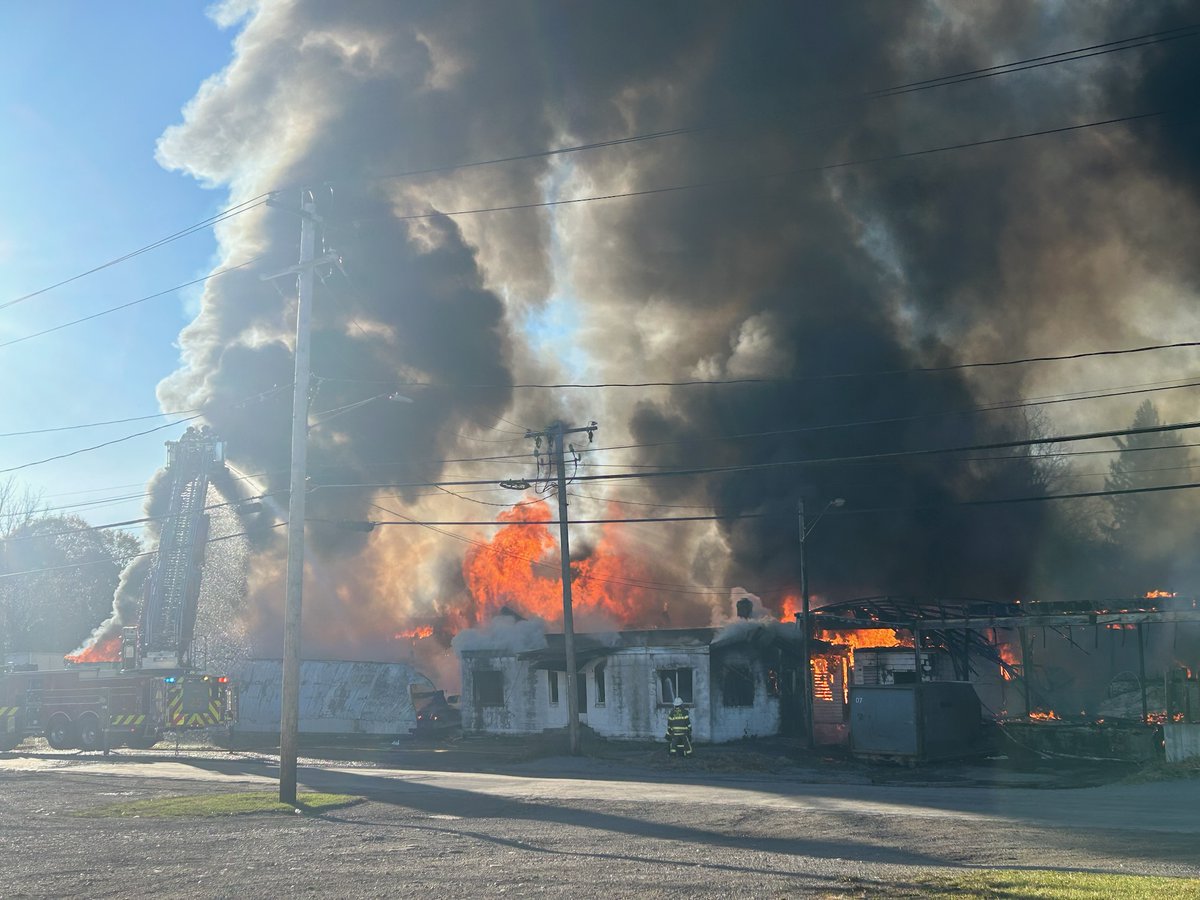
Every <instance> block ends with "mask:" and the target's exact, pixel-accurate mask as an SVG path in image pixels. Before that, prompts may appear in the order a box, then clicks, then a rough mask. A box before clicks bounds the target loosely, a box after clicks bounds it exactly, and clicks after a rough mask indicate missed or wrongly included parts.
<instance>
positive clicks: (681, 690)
mask: <svg viewBox="0 0 1200 900" xmlns="http://www.w3.org/2000/svg"><path fill="white" fill-rule="evenodd" d="M658 687H659V700H660V701H661V702H662V703H674V702H675V698H676V697H678V698H679V699H680V700H682V701H683V702H684V703H691V702H692V670H691V669H659V670H658Z"/></svg>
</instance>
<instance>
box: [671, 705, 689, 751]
mask: <svg viewBox="0 0 1200 900" xmlns="http://www.w3.org/2000/svg"><path fill="white" fill-rule="evenodd" d="M667 751H668V752H669V753H670V755H671V758H672V759H675V758H676V757H677V756H691V755H692V717H691V716H689V715H688V711H687V710H686V709H684V708H683V701H682V700H680V699H679V698H678V697H676V698H675V703H674V704H673V705H672V707H671V713H670V715H668V716H667Z"/></svg>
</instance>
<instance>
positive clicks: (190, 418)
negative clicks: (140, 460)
mask: <svg viewBox="0 0 1200 900" xmlns="http://www.w3.org/2000/svg"><path fill="white" fill-rule="evenodd" d="M290 388H291V385H283V386H276V387H273V388H271V389H270V390H268V391H263V392H262V393H260V394H256V395H255V396H253V397H249V398H247V399H245V400H242V401H239V402H238V403H235V404H232V406H233V408H237V407H238V406H241V405H243V404H246V403H250V402H253V401H256V400H265V399H266V398H268V397H270V396H271V395H273V394H277V393H279V391H281V390H290ZM200 418H203V414H197V415H192V416H185V417H184V418H182V419H176V420H174V421H173V422H167V423H165V424H163V425H156V426H155V427H153V428H147V429H146V430H145V431H138V432H135V433H133V434H127V435H125V436H124V437H119V438H113V439H112V440H110V441H103V442H102V443H99V444H93V445H92V446H90V447H80V448H79V449H78V450H71V451H68V452H67V453H59V454H56V455H55V456H48V457H46V458H44V459H38V460H34V461H33V462H27V463H22V464H21V465H19V466H9V467H8V468H7V469H0V475H4V474H7V473H9V472H17V471H20V470H21V469H29V468H32V467H34V466H40V465H43V464H44V463H48V462H54V461H56V460H60V459H67V458H68V457H71V456H78V455H80V454H82V453H90V452H92V451H93V450H100V449H102V448H104V447H111V446H112V445H114V444H120V443H123V442H125V441H130V440H133V439H134V438H139V437H143V436H144V435H147V434H153V433H154V432H156V431H162V430H163V429H164V428H172V427H174V426H176V425H182V424H183V423H184V422H191V421H194V420H196V419H200Z"/></svg>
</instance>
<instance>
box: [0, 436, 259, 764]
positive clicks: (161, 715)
mask: <svg viewBox="0 0 1200 900" xmlns="http://www.w3.org/2000/svg"><path fill="white" fill-rule="evenodd" d="M224 465H225V454H224V445H223V443H222V442H221V441H219V440H217V438H216V437H215V435H214V434H213V433H212V431H211V430H210V429H209V428H208V427H207V426H201V427H191V428H188V430H187V431H186V432H185V433H184V434H183V435H182V437H181V438H180V439H179V440H178V441H168V442H167V466H166V478H167V479H168V480H169V482H170V507H169V510H168V514H167V516H166V517H165V519H164V520H163V528H162V533H161V535H160V538H159V544H158V553H157V556H156V559H155V562H154V564H153V565H152V566H151V570H150V573H149V575H148V577H147V579H146V588H145V593H144V596H143V602H142V610H141V615H140V618H139V621H138V624H137V625H135V626H127V627H125V628H123V629H122V630H121V633H120V635H119V642H120V659H119V660H118V661H116V662H98V663H76V664H74V665H72V666H71V667H70V668H67V669H64V670H61V671H39V670H37V669H36V668H35V667H32V666H27V667H20V666H18V667H13V669H11V670H9V671H5V672H2V673H0V751H8V750H12V749H14V748H15V747H16V746H17V745H18V744H20V743H21V741H22V740H24V739H25V738H26V737H29V736H34V735H42V736H44V737H45V738H46V740H47V742H48V743H49V744H50V746H51V747H53V748H55V749H56V750H67V749H82V750H107V749H109V748H112V747H118V746H122V745H125V746H131V747H138V748H147V747H151V746H153V745H154V744H155V743H156V742H157V741H158V740H159V739H160V738H161V737H162V735H163V732H165V731H185V730H192V729H202V728H213V727H219V726H230V727H231V726H232V724H233V723H234V722H235V721H236V719H237V693H236V691H235V689H234V685H233V684H232V683H231V682H230V680H229V678H228V676H226V675H215V674H211V673H208V672H204V671H201V670H200V669H199V668H198V667H197V666H196V665H195V664H194V660H193V632H194V629H195V624H196V608H197V605H198V603H199V598H200V579H201V576H202V569H203V565H204V550H205V545H206V544H207V541H208V527H209V517H208V515H207V513H206V512H205V498H206V496H207V494H208V486H209V481H210V479H211V477H212V475H213V474H215V473H217V472H218V471H220V470H221V469H223V468H224ZM112 640H113V642H114V643H115V642H116V641H117V640H118V638H113V639H112Z"/></svg>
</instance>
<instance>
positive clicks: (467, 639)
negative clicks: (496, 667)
mask: <svg viewBox="0 0 1200 900" xmlns="http://www.w3.org/2000/svg"><path fill="white" fill-rule="evenodd" d="M450 646H451V647H452V648H453V649H454V650H455V651H456V652H458V653H463V652H467V651H471V650H497V651H501V652H505V653H514V654H515V653H523V652H525V651H528V650H544V649H546V622H545V620H543V619H537V618H533V619H518V618H515V617H513V616H508V615H503V614H501V615H498V616H494V617H493V618H492V619H491V620H489V621H488V622H487V623H485V624H484V625H482V626H480V627H477V628H464V629H463V630H462V631H460V632H459V633H458V634H456V635H455V636H454V638H453V640H451V642H450Z"/></svg>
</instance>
